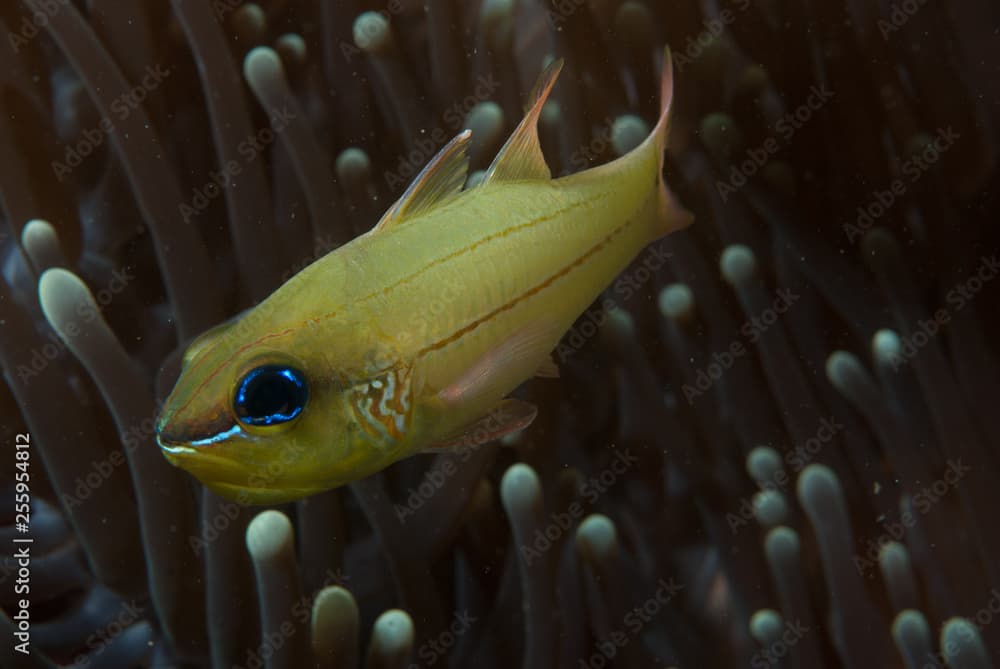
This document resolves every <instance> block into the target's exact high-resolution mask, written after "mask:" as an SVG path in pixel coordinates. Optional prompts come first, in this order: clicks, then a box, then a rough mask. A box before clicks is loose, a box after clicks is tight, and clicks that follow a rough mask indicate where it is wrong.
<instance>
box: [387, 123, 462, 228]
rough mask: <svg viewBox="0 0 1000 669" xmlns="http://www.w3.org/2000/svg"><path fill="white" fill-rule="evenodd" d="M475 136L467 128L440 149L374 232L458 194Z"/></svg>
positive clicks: (398, 222)
mask: <svg viewBox="0 0 1000 669" xmlns="http://www.w3.org/2000/svg"><path fill="white" fill-rule="evenodd" d="M471 138H472V131H471V130H463V131H462V132H460V133H458V134H457V135H455V137H454V138H453V139H452V140H451V141H450V142H448V143H447V144H446V145H445V146H444V148H442V149H441V150H440V151H438V154H437V155H436V156H434V158H433V159H432V160H431V162H429V163H427V166H426V167H424V169H422V170H421V171H420V174H418V175H417V176H416V178H415V179H414V180H413V183H411V184H410V186H409V187H408V188H407V189H406V192H404V193H403V195H402V196H401V197H400V198H399V199H398V200H396V203H395V204H394V205H392V206H391V207H389V210H388V211H387V212H385V214H384V215H383V216H382V218H381V220H379V222H378V224H377V225H376V226H375V228H374V229H373V231H374V232H379V231H381V230H385V229H387V228H390V227H392V226H394V225H399V224H400V223H405V222H406V221H408V220H409V219H411V218H414V217H415V216H418V215H420V214H423V213H426V212H428V211H430V210H431V209H434V208H435V207H438V206H440V205H442V204H444V203H445V202H446V201H448V200H450V199H451V198H452V197H454V196H455V195H458V192H459V191H460V190H462V185H463V184H465V179H466V176H467V175H468V172H469V156H468V155H467V154H466V148H468V146H469V140H470V139H471Z"/></svg>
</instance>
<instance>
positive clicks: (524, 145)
mask: <svg viewBox="0 0 1000 669" xmlns="http://www.w3.org/2000/svg"><path fill="white" fill-rule="evenodd" d="M562 66H563V61H562V58H560V59H559V60H554V61H552V62H551V63H549V66H548V67H546V68H545V69H544V70H543V71H542V73H541V74H540V75H539V76H538V82H537V83H536V84H535V87H534V89H532V92H531V96H530V97H529V98H528V100H529V105H530V107H529V109H528V110H527V112H526V113H525V115H524V118H523V119H521V123H520V125H518V126H517V129H516V130H515V131H514V134H512V135H511V136H510V139H508V140H507V143H506V144H504V145H503V148H502V149H500V153H498V154H497V157H496V158H494V159H493V164H492V165H490V168H489V169H488V170H487V171H486V177H485V178H484V179H483V183H484V184H487V183H491V182H495V181H527V180H530V179H541V180H547V179H551V178H552V173H551V172H549V166H548V165H546V164H545V156H543V155H542V145H541V144H540V143H539V141H538V117H539V115H540V114H541V113H542V107H543V106H544V105H545V100H546V99H548V97H549V93H550V92H552V87H553V86H554V85H555V83H556V78H557V77H558V76H559V71H560V70H562Z"/></svg>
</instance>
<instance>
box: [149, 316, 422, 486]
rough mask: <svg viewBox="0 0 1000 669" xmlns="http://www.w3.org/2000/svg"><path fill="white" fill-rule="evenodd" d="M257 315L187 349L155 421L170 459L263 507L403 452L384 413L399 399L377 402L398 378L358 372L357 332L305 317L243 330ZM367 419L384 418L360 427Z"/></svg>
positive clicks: (388, 413) (350, 475)
mask: <svg viewBox="0 0 1000 669" xmlns="http://www.w3.org/2000/svg"><path fill="white" fill-rule="evenodd" d="M253 315H254V314H253V312H250V313H249V314H248V316H247V317H244V319H241V321H238V322H237V323H235V324H233V325H230V326H223V327H221V328H217V329H215V330H212V331H209V332H208V333H206V334H205V335H203V336H202V337H201V338H199V339H197V340H195V342H194V343H193V344H192V345H191V346H190V347H189V349H188V351H187V353H186V355H185V358H184V363H183V365H182V369H181V374H180V377H179V378H178V380H177V382H176V384H175V386H174V388H173V390H172V391H171V393H170V395H169V396H168V398H167V400H166V402H165V403H164V406H163V410H162V413H161V415H160V417H159V419H158V421H157V424H156V434H157V442H158V443H159V445H160V448H161V450H162V451H163V453H164V455H165V456H166V458H167V459H168V460H169V461H170V462H171V463H172V464H174V465H176V466H178V467H181V468H183V469H185V470H186V471H188V472H190V473H191V474H193V475H194V476H195V477H196V478H197V479H199V480H200V481H202V482H203V483H204V484H205V485H207V486H208V487H209V488H211V489H212V490H213V491H215V492H217V493H219V494H220V495H222V496H224V497H227V498H230V499H235V500H236V501H239V502H241V503H245V504H267V503H278V502H283V501H290V500H293V499H299V498H301V497H305V496H308V495H311V494H315V493H317V492H321V491H323V490H327V489H329V488H332V487H336V486H338V485H342V484H344V483H347V482H350V481H353V480H356V479H359V478H362V477H363V476H367V475H368V474H370V473H372V472H374V471H377V470H378V469H381V468H382V467H384V466H387V465H388V464H389V463H391V462H392V461H394V460H396V459H399V457H400V455H399V451H400V448H399V443H398V439H396V438H395V437H398V436H399V435H400V431H399V430H396V429H395V428H396V426H397V425H399V426H402V425H403V422H402V421H400V420H396V418H395V416H393V415H391V412H392V411H393V410H395V409H400V408H401V400H400V397H396V398H395V401H389V400H385V399H384V398H383V395H385V391H386V390H388V384H390V383H392V384H395V383H396V382H397V381H399V379H398V377H397V376H393V377H392V379H391V380H390V379H389V378H387V377H386V375H385V374H382V376H381V377H380V378H382V380H381V381H380V380H379V378H372V377H368V376H366V375H365V374H366V371H367V370H366V366H365V365H364V364H359V361H361V362H363V361H364V360H365V359H366V357H369V358H370V356H366V355H365V354H361V353H359V352H358V351H357V350H356V347H357V340H358V330H357V329H356V328H350V327H344V326H343V325H341V326H333V325H329V324H323V325H324V326H320V325H318V324H316V323H314V322H312V321H308V319H307V321H306V322H305V323H304V324H303V323H302V322H299V323H298V324H293V323H287V322H286V323H280V322H279V323H268V324H266V326H263V327H248V326H244V323H245V321H246V319H247V318H248V317H249V318H251V319H252V317H253ZM349 330H353V336H351V333H350V332H349ZM352 342H354V343H352ZM335 351H339V353H334V352H335ZM393 390H394V391H395V390H396V387H394V388H393ZM379 391H382V392H381V393H380V392H379ZM394 394H395V393H394ZM405 401H406V400H405V399H403V400H402V402H405ZM383 414H384V416H383ZM371 415H379V416H383V417H388V419H384V420H382V421H381V422H379V421H375V423H374V425H369V424H366V423H364V422H363V421H364V420H365V419H366V417H370V416H371ZM379 428H381V430H379Z"/></svg>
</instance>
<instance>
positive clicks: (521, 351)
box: [438, 321, 561, 404]
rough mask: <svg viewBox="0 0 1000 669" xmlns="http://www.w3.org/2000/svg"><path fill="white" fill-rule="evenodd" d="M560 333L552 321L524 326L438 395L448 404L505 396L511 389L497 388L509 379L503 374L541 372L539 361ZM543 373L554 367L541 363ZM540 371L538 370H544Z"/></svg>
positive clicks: (546, 354)
mask: <svg viewBox="0 0 1000 669" xmlns="http://www.w3.org/2000/svg"><path fill="white" fill-rule="evenodd" d="M560 334H561V332H560V331H559V329H558V327H557V326H556V325H555V324H553V323H551V322H549V321H536V322H533V323H529V324H528V325H525V326H524V327H522V328H521V329H520V330H518V331H516V332H515V333H513V334H512V335H510V336H509V337H507V339H505V340H504V341H502V342H501V343H500V344H498V345H497V346H496V347H495V348H493V349H491V350H489V351H487V352H486V354H485V355H483V356H482V357H481V358H480V359H479V360H478V361H476V363H475V364H474V365H472V366H471V367H470V368H469V369H468V370H466V372H465V373H464V374H462V375H461V376H460V377H459V378H458V379H457V380H456V381H455V382H454V383H452V384H451V385H450V386H448V387H447V388H444V389H443V390H441V391H440V392H439V393H438V396H439V397H440V398H441V399H442V400H443V401H444V402H446V403H463V404H466V403H472V402H476V401H478V399H479V398H483V397H490V396H491V395H492V396H494V397H497V396H499V397H502V396H503V395H505V394H506V393H507V392H508V389H502V390H498V389H497V384H498V382H502V381H503V380H504V379H505V378H506V379H508V380H509V377H508V376H507V375H506V374H504V372H507V371H509V370H510V369H511V367H519V366H520V367H523V366H525V365H526V364H530V365H531V366H530V367H528V369H527V370H526V371H525V378H527V377H529V376H531V374H532V371H531V370H532V369H533V368H534V369H536V370H538V365H539V364H540V363H539V362H537V361H538V360H547V361H548V362H551V358H547V357H546V356H548V354H549V351H551V350H552V347H553V346H555V344H556V343H557V342H558V341H559V335H560ZM541 370H546V371H548V372H551V368H550V367H549V366H548V365H546V364H545V363H541ZM541 370H539V371H541Z"/></svg>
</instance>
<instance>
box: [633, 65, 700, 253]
mask: <svg viewBox="0 0 1000 669" xmlns="http://www.w3.org/2000/svg"><path fill="white" fill-rule="evenodd" d="M673 97H674V67H673V59H672V58H671V56H670V47H665V48H664V49H663V74H662V75H661V78H660V118H659V119H658V120H657V122H656V127H655V128H653V132H651V133H650V135H649V137H648V138H647V139H646V142H644V144H645V143H647V142H648V143H651V144H652V145H653V147H654V150H655V151H656V155H657V156H658V161H657V171H656V174H657V183H658V184H659V191H660V213H659V217H660V221H661V227H660V228H659V230H660V232H661V233H662V234H664V235H665V234H668V233H671V232H674V231H675V230H680V229H682V228H686V227H687V226H689V225H691V223H692V222H694V216H692V214H691V212H689V211H688V210H687V209H685V208H684V207H683V206H682V205H681V203H680V201H679V200H678V199H677V196H676V195H674V193H673V192H672V191H671V190H670V189H669V188H668V187H667V184H666V182H665V181H664V180H663V161H664V152H665V151H666V149H667V133H668V132H669V130H670V104H671V102H672V101H673ZM646 148H647V147H645V146H643V147H640V149H646Z"/></svg>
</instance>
